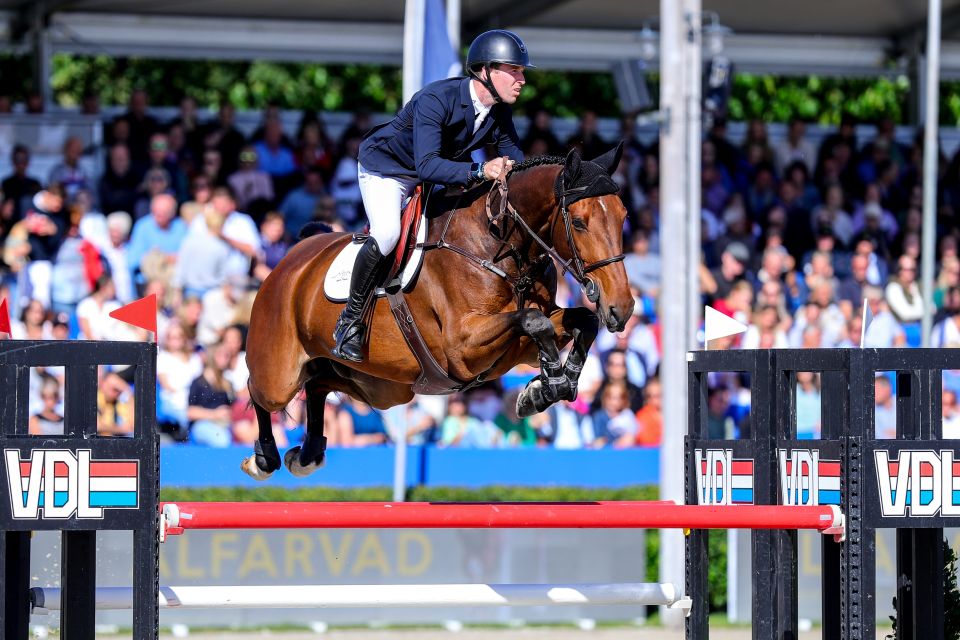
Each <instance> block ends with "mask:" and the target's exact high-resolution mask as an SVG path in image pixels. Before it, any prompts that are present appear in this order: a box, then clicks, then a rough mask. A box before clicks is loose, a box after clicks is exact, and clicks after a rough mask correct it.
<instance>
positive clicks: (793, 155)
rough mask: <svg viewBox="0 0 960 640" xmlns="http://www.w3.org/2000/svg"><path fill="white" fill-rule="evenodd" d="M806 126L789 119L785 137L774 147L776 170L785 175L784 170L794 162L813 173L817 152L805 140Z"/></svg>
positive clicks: (796, 119) (799, 120)
mask: <svg viewBox="0 0 960 640" xmlns="http://www.w3.org/2000/svg"><path fill="white" fill-rule="evenodd" d="M806 132H807V125H806V123H805V122H804V121H803V120H801V119H800V118H797V117H794V118H791V119H790V124H789V125H788V128H787V137H786V139H784V140H783V142H781V143H780V144H778V145H777V146H776V150H775V157H776V163H777V169H778V170H779V171H780V172H781V173H782V174H784V175H785V174H786V169H787V167H789V166H790V165H791V164H793V163H794V162H801V163H803V166H805V167H806V168H807V171H813V165H814V163H815V162H816V159H817V152H816V149H814V147H813V144H812V143H811V142H810V141H809V140H807V139H806Z"/></svg>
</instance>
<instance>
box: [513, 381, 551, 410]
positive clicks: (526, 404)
mask: <svg viewBox="0 0 960 640" xmlns="http://www.w3.org/2000/svg"><path fill="white" fill-rule="evenodd" d="M542 387H543V383H542V382H541V381H540V380H539V379H536V380H531V381H530V384H528V385H527V386H526V387H525V388H524V389H523V391H521V392H520V395H519V396H518V397H517V415H518V416H519V417H521V418H529V417H530V416H532V415H534V414H537V413H540V412H541V411H543V410H544V409H546V408H547V407H548V406H549V404H545V400H544V398H543V388H542Z"/></svg>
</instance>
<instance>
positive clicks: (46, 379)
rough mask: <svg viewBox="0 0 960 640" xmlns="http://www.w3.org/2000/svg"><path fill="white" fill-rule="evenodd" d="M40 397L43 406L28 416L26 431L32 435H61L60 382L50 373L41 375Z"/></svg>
mask: <svg viewBox="0 0 960 640" xmlns="http://www.w3.org/2000/svg"><path fill="white" fill-rule="evenodd" d="M41 379H42V380H43V382H42V383H41V386H40V399H41V401H42V403H43V405H42V406H43V408H42V409H40V411H38V412H36V413H34V414H33V415H31V416H30V424H29V427H28V431H29V432H30V435H32V436H62V435H64V432H63V407H62V404H63V403H62V400H61V398H60V382H59V381H58V380H57V379H56V378H54V377H53V376H50V375H42V376H41Z"/></svg>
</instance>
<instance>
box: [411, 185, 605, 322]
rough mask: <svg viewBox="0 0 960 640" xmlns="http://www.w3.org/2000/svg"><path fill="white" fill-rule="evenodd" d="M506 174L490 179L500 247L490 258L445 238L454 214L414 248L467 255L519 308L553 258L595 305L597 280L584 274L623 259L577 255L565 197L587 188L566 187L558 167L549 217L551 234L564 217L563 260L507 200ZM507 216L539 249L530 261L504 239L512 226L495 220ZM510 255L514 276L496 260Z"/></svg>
mask: <svg viewBox="0 0 960 640" xmlns="http://www.w3.org/2000/svg"><path fill="white" fill-rule="evenodd" d="M507 176H508V173H502V174H501V175H500V177H499V178H497V179H496V180H494V181H493V184H492V185H491V186H490V191H489V192H488V193H487V196H486V202H485V207H486V213H487V220H488V221H489V222H490V229H491V233H492V234H493V235H494V236H495V237H499V240H500V246H499V247H498V248H497V250H496V251H495V252H494V255H493V257H492V258H482V257H480V256H478V255H476V254H474V253H471V252H470V251H467V250H466V249H463V248H462V247H458V246H457V245H455V244H450V242H448V241H447V240H446V235H447V230H448V229H449V228H450V221H451V220H453V217H454V216H453V214H451V215H449V216H447V219H446V222H445V223H444V226H443V230H442V231H441V232H440V238H439V240H437V241H436V242H432V243H422V244H418V245H417V247H418V248H421V249H423V250H424V251H427V250H429V249H449V250H450V251H453V252H454V253H456V254H458V255H461V256H463V257H464V258H467V259H468V260H469V261H471V262H472V263H474V264H475V265H477V266H479V267H480V268H482V269H485V270H487V271H489V272H491V273H493V274H496V275H497V276H499V277H501V278H503V279H504V280H506V281H507V282H509V283H510V285H511V286H512V287H513V290H514V295H515V296H516V297H517V306H518V308H523V302H524V299H525V297H526V293H527V291H529V289H530V287H532V286H533V284H534V283H535V282H536V281H537V278H538V277H539V276H540V275H541V272H542V270H544V269H545V268H546V266H547V265H548V264H549V259H550V258H552V259H553V261H554V262H556V264H557V265H559V267H560V269H561V270H562V271H563V272H564V273H569V274H570V275H571V276H573V278H574V280H576V281H577V282H578V283H579V284H580V286H581V287H583V290H584V292H585V293H586V295H587V299H588V300H589V301H590V302H592V303H594V304H596V303H597V301H598V300H599V299H600V287H599V286H598V285H597V283H596V282H595V281H594V280H592V279H591V278H589V277H588V276H587V274H589V273H590V272H591V271H595V270H597V269H600V268H601V267H605V266H607V265H609V264H614V263H616V262H620V261H621V260H623V259H624V254H623V253H621V254H619V255H615V256H611V257H609V258H604V259H603V260H597V261H596V262H591V263H589V264H585V263H584V261H583V258H582V257H581V256H580V251H579V250H578V249H577V244H576V243H575V242H574V240H573V221H572V219H571V216H570V211H569V209H568V208H567V198H568V196H574V195H579V194H580V193H581V192H583V191H585V190H586V189H587V188H588V187H586V186H584V187H576V188H572V189H569V190H568V189H566V185H565V184H564V174H563V171H562V170H561V172H560V176H559V178H558V179H559V181H560V189H559V192H560V201H559V203H558V206H557V209H558V212H559V213H560V216H557V215H556V214H554V215H552V216H551V220H550V235H551V237H552V235H553V229H554V227H555V226H556V224H557V219H558V218H561V219H562V220H563V226H564V230H565V232H566V235H567V246H568V247H569V249H570V255H571V258H570V259H569V260H564V259H563V258H562V257H561V256H560V254H559V252H557V250H556V249H555V248H553V247H552V246H550V245H549V244H548V243H547V242H546V241H545V240H544V239H543V238H542V237H540V235H539V234H538V233H537V232H536V231H534V230H533V229H532V228H531V227H530V225H529V224H527V221H526V220H524V219H523V217H522V216H521V215H520V213H519V212H518V211H517V210H516V209H515V208H514V206H513V205H512V204H510V200H509V195H510V193H509V187H508V186H507ZM495 195H499V196H500V203H499V207H497V208H498V211H497V212H496V213H494V205H493V198H494V196H495ZM503 219H507V220H509V221H511V222H513V223H514V224H516V225H518V226H520V227H521V228H522V229H523V230H524V231H525V232H526V234H527V235H528V236H530V238H531V239H533V241H534V242H536V243H537V244H538V245H539V246H540V248H541V249H542V252H541V253H540V254H539V255H537V256H536V257H535V258H534V259H533V260H530V261H529V262H528V261H527V260H526V258H524V256H523V254H522V253H521V252H520V251H519V250H518V249H517V248H516V247H514V246H513V244H511V243H510V242H508V241H507V238H509V237H510V234H511V233H512V231H513V229H504V230H502V231H501V230H500V227H499V226H498V223H499V222H500V221H501V220H503ZM508 256H512V257H513V258H514V260H515V261H516V263H517V267H518V269H519V273H518V274H517V275H515V276H514V275H510V274H508V273H507V272H506V271H504V270H503V269H501V268H499V267H498V266H497V264H496V263H498V262H500V261H501V260H503V259H504V258H505V257H508Z"/></svg>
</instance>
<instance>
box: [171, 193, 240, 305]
mask: <svg viewBox="0 0 960 640" xmlns="http://www.w3.org/2000/svg"><path fill="white" fill-rule="evenodd" d="M219 226H222V222H221V220H220V218H219V216H218V214H217V212H216V211H215V210H214V209H213V208H212V207H209V208H207V209H205V210H204V212H203V214H202V215H200V216H198V217H197V218H195V219H194V221H193V222H192V223H191V224H190V226H189V228H188V229H187V232H186V234H185V235H184V237H183V243H181V245H180V249H179V252H178V254H177V261H176V268H175V269H174V274H173V281H172V283H171V284H172V286H173V288H174V289H175V290H177V291H179V292H180V295H181V296H195V297H198V298H203V296H205V295H206V294H207V292H208V291H211V290H212V289H215V288H217V287H219V286H221V285H222V284H223V283H224V281H225V280H226V278H227V266H228V264H227V263H228V260H229V259H230V254H231V251H232V249H231V247H230V245H229V244H227V242H226V241H225V240H223V239H222V238H221V237H220V235H219V234H217V233H216V232H215V231H214V230H213V229H217V228H219Z"/></svg>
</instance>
